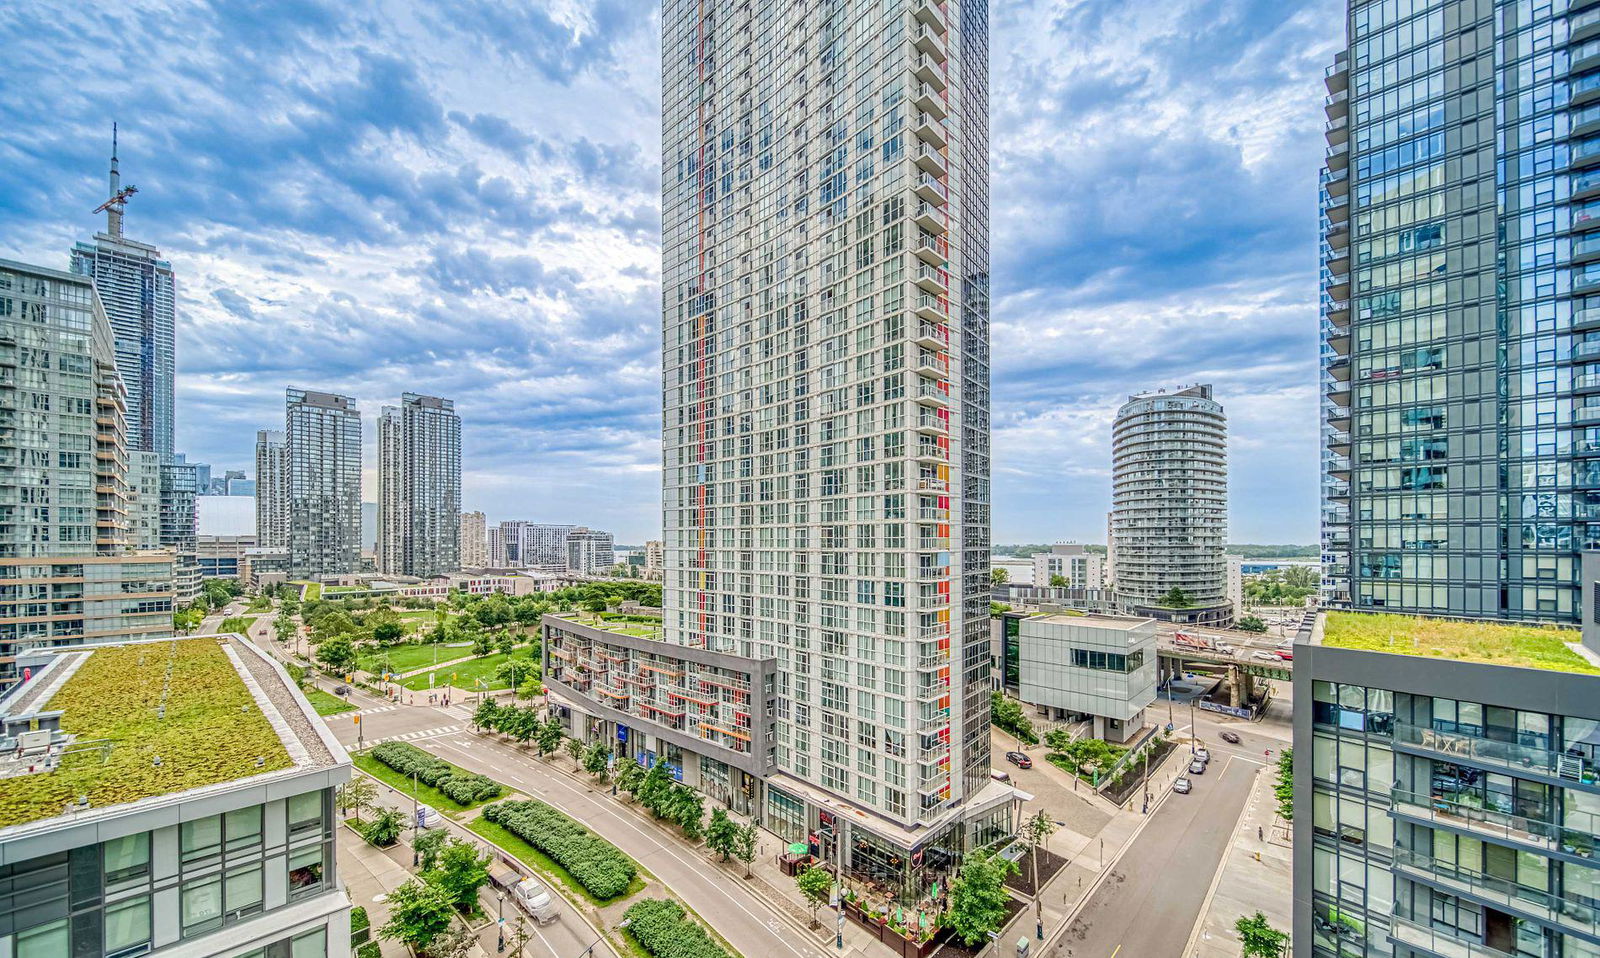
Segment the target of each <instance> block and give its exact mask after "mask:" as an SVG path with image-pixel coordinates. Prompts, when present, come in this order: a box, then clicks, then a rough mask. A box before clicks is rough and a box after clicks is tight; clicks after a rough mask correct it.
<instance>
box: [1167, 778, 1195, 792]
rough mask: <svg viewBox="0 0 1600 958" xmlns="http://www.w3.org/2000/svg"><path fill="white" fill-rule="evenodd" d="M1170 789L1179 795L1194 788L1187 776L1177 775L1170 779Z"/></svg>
mask: <svg viewBox="0 0 1600 958" xmlns="http://www.w3.org/2000/svg"><path fill="white" fill-rule="evenodd" d="M1172 790H1173V791H1174V792H1177V793H1178V794H1179V795H1187V794H1189V793H1190V792H1191V791H1193V790H1194V785H1193V783H1191V782H1190V781H1189V780H1188V779H1187V778H1182V777H1179V778H1175V779H1173V780H1172Z"/></svg>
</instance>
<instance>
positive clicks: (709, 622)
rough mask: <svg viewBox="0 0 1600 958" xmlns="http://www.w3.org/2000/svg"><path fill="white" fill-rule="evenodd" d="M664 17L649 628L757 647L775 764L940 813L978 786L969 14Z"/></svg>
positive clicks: (757, 12) (980, 723) (974, 91)
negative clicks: (659, 542)
mask: <svg viewBox="0 0 1600 958" xmlns="http://www.w3.org/2000/svg"><path fill="white" fill-rule="evenodd" d="M662 23H663V48H664V66H663V78H662V79H663V100H664V103H663V128H664V133H663V136H664V143H663V154H664V156H663V164H664V168H663V183H664V191H665V195H664V197H663V207H664V264H663V266H664V290H663V296H664V302H663V377H664V383H663V386H664V400H663V410H664V423H663V445H664V459H665V469H664V490H663V494H664V525H665V530H666V538H665V588H666V597H665V602H666V630H667V637H668V639H669V640H670V641H675V642H679V643H682V644H685V645H689V646H694V647H699V648H705V649H710V650H714V651H719V652H732V653H734V654H737V655H740V656H743V657H747V658H769V657H770V658H774V659H776V661H777V663H778V665H777V675H776V682H777V686H776V690H777V697H776V708H775V710H774V713H773V716H772V721H773V737H772V742H773V745H772V749H771V754H770V756H768V760H769V762H770V765H771V767H772V768H774V769H775V770H776V771H778V772H781V773H784V774H786V775H789V776H793V777H794V778H796V779H798V780H801V781H803V782H805V783H807V784H808V785H811V786H814V787H817V788H820V789H821V790H822V791H823V792H825V793H827V794H831V795H832V796H836V797H837V798H839V799H842V800H844V801H846V802H849V803H851V804H853V805H855V806H857V807H859V808H862V809H867V810H870V811H871V812H872V813H874V814H875V815H876V816H879V817H880V818H881V819H882V820H886V821H887V822H888V823H892V824H894V825H898V826H901V827H902V828H912V827H917V826H921V825H933V824H935V823H937V822H939V821H941V820H945V819H948V818H949V817H950V814H951V812H952V811H953V810H954V809H956V808H957V807H958V806H959V805H960V803H961V802H962V801H963V799H965V798H967V797H969V796H970V795H971V794H972V793H974V792H975V791H976V790H977V789H978V788H979V787H980V786H982V785H983V784H985V783H987V781H988V765H989V761H988V724H987V723H988V701H987V694H988V688H989V682H988V680H987V673H988V668H989V663H988V636H987V628H988V626H987V622H988V548H989V414H988V405H989V392H988V390H989V355H988V323H989V317H988V310H989V271H988V270H989V266H988V143H987V135H988V131H987V109H988V106H987V97H988V90H987V80H986V73H987V66H988V63H987V44H988V23H987V8H986V6H985V4H983V3H976V2H975V3H957V2H940V0H888V2H884V0H872V2H861V0H857V2H848V0H826V2H820V3H818V2H800V0H772V2H765V3H758V4H744V3H729V2H715V0H668V2H667V3H666V5H665V8H664V11H663V16H662ZM769 794H772V795H777V794H780V793H779V792H777V791H776V790H771V791H770V792H769Z"/></svg>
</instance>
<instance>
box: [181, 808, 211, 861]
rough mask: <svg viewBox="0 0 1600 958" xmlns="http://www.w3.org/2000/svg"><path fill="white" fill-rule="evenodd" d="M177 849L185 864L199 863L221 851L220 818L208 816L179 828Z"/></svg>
mask: <svg viewBox="0 0 1600 958" xmlns="http://www.w3.org/2000/svg"><path fill="white" fill-rule="evenodd" d="M178 845H179V849H180V851H181V853H182V856H183V861H184V862H185V863H188V862H194V861H199V860H200V859H202V858H209V857H211V856H213V855H217V854H220V853H221V851H222V816H221V815H208V816H207V817H205V818H200V819H196V820H194V821H192V822H184V823H183V824H182V825H181V826H179V843H178Z"/></svg>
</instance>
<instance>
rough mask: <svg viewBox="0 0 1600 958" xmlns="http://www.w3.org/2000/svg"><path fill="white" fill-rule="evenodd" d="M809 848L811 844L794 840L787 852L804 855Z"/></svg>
mask: <svg viewBox="0 0 1600 958" xmlns="http://www.w3.org/2000/svg"><path fill="white" fill-rule="evenodd" d="M810 850H811V846H810V845H807V844H806V843H805V842H795V843H793V844H791V845H790V846H789V854H791V855H804V854H805V853H806V852H809V851H810Z"/></svg>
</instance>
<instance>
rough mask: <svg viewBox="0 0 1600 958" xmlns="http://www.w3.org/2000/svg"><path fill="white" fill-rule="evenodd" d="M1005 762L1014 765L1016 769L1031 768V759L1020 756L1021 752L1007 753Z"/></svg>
mask: <svg viewBox="0 0 1600 958" xmlns="http://www.w3.org/2000/svg"><path fill="white" fill-rule="evenodd" d="M1006 761H1008V762H1010V763H1011V764H1012V765H1015V766H1016V767H1017V768H1033V759H1031V758H1029V757H1028V756H1026V755H1024V754H1022V753H1021V752H1007V753H1006Z"/></svg>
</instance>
